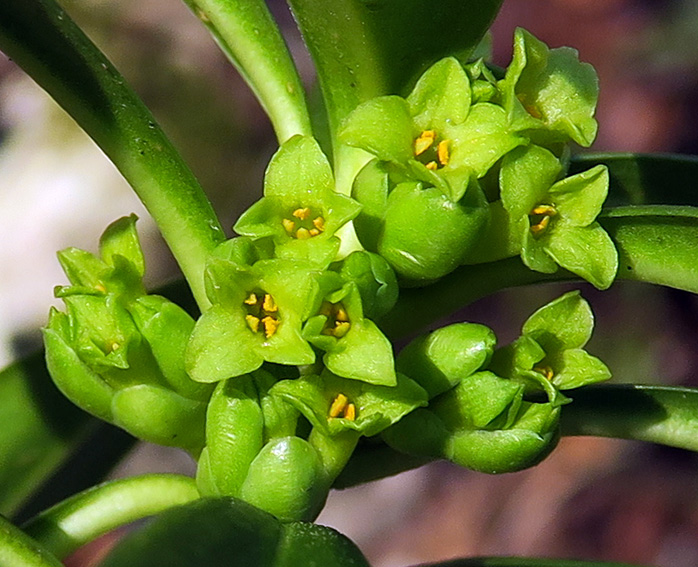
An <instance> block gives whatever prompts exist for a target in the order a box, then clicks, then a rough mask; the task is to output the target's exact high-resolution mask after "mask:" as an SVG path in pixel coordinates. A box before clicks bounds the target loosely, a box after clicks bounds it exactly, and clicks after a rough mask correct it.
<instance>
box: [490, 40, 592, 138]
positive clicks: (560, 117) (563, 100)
mask: <svg viewBox="0 0 698 567" xmlns="http://www.w3.org/2000/svg"><path fill="white" fill-rule="evenodd" d="M500 88H501V90H502V93H503V98H504V106H505V108H506V110H507V113H508V117H509V121H510V123H511V125H512V127H513V128H514V129H516V130H532V131H533V132H534V133H533V135H536V134H538V132H537V131H538V130H543V129H546V130H549V133H550V134H549V136H544V137H543V139H545V138H546V137H547V138H548V139H549V140H550V141H551V142H555V141H566V140H568V139H571V140H573V141H575V142H577V143H578V144H580V145H582V146H584V147H588V146H590V145H591V143H592V142H593V141H594V138H595V137H596V131H597V127H598V126H597V123H596V120H595V119H594V111H595V109H596V102H597V100H598V92H599V86H598V78H597V76H596V72H595V71H594V68H593V67H592V66H591V65H589V64H588V63H580V61H579V58H578V53H577V51H576V50H574V49H571V48H569V47H561V48H557V49H549V48H548V47H547V46H546V45H545V44H544V43H542V42H541V41H539V40H537V39H536V38H535V37H534V36H533V35H531V34H530V33H529V32H527V31H525V30H523V29H521V28H518V29H517V30H516V32H515V34H514V56H513V59H512V62H511V64H510V65H509V68H508V69H507V73H506V77H505V79H504V80H503V81H502V83H501V85H500Z"/></svg>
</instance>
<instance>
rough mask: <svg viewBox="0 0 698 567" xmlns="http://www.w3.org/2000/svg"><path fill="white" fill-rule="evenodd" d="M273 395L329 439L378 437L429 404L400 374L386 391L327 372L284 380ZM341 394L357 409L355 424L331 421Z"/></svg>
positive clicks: (419, 391)
mask: <svg viewBox="0 0 698 567" xmlns="http://www.w3.org/2000/svg"><path fill="white" fill-rule="evenodd" d="M271 393H272V394H274V395H279V396H281V397H283V398H284V399H285V400H286V401H288V402H289V403H290V404H292V405H293V406H295V407H296V408H297V409H298V410H299V411H300V412H301V413H302V414H303V415H304V416H305V417H306V418H307V419H308V420H309V421H310V422H311V424H312V425H313V426H314V427H317V428H319V429H321V430H322V431H324V432H325V433H326V434H330V435H334V434H337V433H340V432H342V431H345V430H347V429H352V430H354V431H359V432H361V433H362V434H363V435H366V436H372V435H376V434H377V433H380V432H381V431H382V430H383V429H385V428H386V427H388V426H390V425H391V424H393V423H396V422H397V421H399V420H400V419H401V418H402V417H403V416H405V415H407V414H408V413H410V412H411V411H412V410H414V409H415V408H418V407H422V406H425V405H426V404H427V394H426V392H425V391H424V390H423V389H422V388H421V387H420V386H419V385H417V383H416V382H414V381H413V380H410V379H409V378H407V377H406V376H403V375H401V374H398V375H397V384H396V385H395V386H392V387H386V386H375V385H373V384H367V383H365V382H359V381H356V380H346V379H344V378H340V377H337V376H333V375H332V374H330V373H329V372H325V373H323V375H322V377H320V376H313V375H309V376H302V377H300V378H298V379H297V380H282V381H281V382H278V383H277V384H276V385H275V386H274V387H273V388H272V389H271ZM339 394H342V395H344V396H346V397H347V399H348V402H349V403H353V404H354V405H355V407H356V418H355V419H354V420H350V419H346V418H342V417H336V418H335V417H333V418H331V417H329V411H330V407H331V405H332V403H333V401H334V400H335V399H336V398H337V396H338V395H339Z"/></svg>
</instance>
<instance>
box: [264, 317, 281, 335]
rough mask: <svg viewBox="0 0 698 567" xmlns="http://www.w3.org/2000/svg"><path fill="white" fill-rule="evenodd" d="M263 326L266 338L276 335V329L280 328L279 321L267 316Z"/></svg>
mask: <svg viewBox="0 0 698 567" xmlns="http://www.w3.org/2000/svg"><path fill="white" fill-rule="evenodd" d="M262 324H263V325H264V336H265V337H267V338H269V337H271V336H272V335H273V334H274V333H276V329H277V328H278V326H279V321H277V320H276V319H274V318H273V317H270V316H269V315H267V316H266V317H265V318H264V319H262Z"/></svg>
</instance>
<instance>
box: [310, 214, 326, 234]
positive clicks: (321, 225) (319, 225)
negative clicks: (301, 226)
mask: <svg viewBox="0 0 698 567" xmlns="http://www.w3.org/2000/svg"><path fill="white" fill-rule="evenodd" d="M313 226H314V227H315V228H316V229H317V230H319V231H320V232H322V231H323V230H325V219H323V218H322V217H315V218H314V219H313Z"/></svg>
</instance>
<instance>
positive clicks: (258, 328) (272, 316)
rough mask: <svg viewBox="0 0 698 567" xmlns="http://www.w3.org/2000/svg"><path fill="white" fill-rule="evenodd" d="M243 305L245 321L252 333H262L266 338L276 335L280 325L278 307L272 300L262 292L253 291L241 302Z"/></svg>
mask: <svg viewBox="0 0 698 567" xmlns="http://www.w3.org/2000/svg"><path fill="white" fill-rule="evenodd" d="M243 303H244V304H245V310H246V311H247V315H245V321H246V322H247V326H248V327H249V328H250V330H251V331H252V332H253V333H264V336H265V337H266V338H269V337H271V336H272V335H273V334H274V333H276V329H278V327H279V325H280V321H279V307H278V305H276V302H275V301H274V298H273V297H272V296H271V295H269V294H268V293H266V292H264V291H253V292H250V294H249V295H248V296H247V299H245V301H244V302H243Z"/></svg>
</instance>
